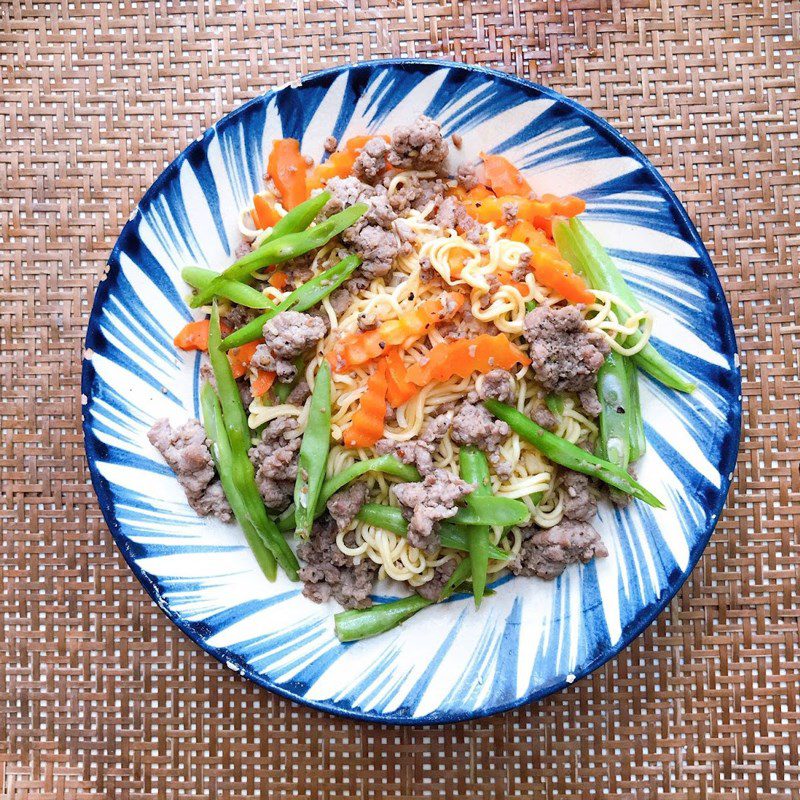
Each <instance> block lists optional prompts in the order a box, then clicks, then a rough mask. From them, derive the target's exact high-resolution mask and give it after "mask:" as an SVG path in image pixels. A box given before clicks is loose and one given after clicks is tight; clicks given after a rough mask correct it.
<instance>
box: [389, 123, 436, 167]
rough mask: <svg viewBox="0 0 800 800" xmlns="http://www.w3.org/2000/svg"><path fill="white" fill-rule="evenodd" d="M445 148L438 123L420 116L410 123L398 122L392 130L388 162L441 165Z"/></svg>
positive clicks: (393, 164) (418, 165) (406, 165)
mask: <svg viewBox="0 0 800 800" xmlns="http://www.w3.org/2000/svg"><path fill="white" fill-rule="evenodd" d="M448 152H449V147H448V146H447V142H446V141H445V140H444V138H443V137H442V127H441V125H439V123H438V122H436V121H434V120H432V119H431V118H430V117H426V116H419V117H417V119H415V120H414V122H412V123H411V124H410V125H398V126H397V127H396V128H395V129H394V130H393V131H392V147H391V150H390V152H389V163H390V164H391V165H392V166H393V167H398V168H399V169H418V170H428V169H440V168H441V167H442V165H443V162H444V161H445V159H446V158H447V154H448Z"/></svg>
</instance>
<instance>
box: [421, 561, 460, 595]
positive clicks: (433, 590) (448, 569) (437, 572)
mask: <svg viewBox="0 0 800 800" xmlns="http://www.w3.org/2000/svg"><path fill="white" fill-rule="evenodd" d="M457 566H458V561H456V560H455V559H454V558H450V559H448V560H447V561H445V562H444V564H439V566H438V567H436V568H435V569H434V570H433V577H432V578H431V579H430V580H429V581H427V582H426V583H423V584H422V585H421V586H415V587H414V591H415V592H416V593H417V594H418V595H419V596H420V597H424V598H425V599H426V600H431V601H432V602H434V603H436V602H438V601H439V600H440V599H441V597H442V589H444V587H445V585H446V584H447V581H449V580H450V578H452V577H453V573H454V572H455V571H456V567H457Z"/></svg>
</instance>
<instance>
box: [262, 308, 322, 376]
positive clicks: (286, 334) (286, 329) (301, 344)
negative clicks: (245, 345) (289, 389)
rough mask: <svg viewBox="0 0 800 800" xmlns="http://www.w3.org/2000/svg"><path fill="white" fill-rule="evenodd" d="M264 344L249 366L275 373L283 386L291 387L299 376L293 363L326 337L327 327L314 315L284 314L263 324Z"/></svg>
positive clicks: (289, 312)
mask: <svg viewBox="0 0 800 800" xmlns="http://www.w3.org/2000/svg"><path fill="white" fill-rule="evenodd" d="M263 333H264V344H260V345H259V346H258V347H257V348H256V351H255V353H254V354H253V358H252V360H251V362H250V364H251V366H253V367H257V368H258V369H263V370H266V371H267V372H274V373H275V374H276V376H277V378H278V380H279V381H281V382H282V383H291V381H293V380H294V378H295V376H296V375H297V368H296V367H295V365H294V363H293V361H294V359H295V358H297V356H299V355H300V354H301V353H303V352H305V351H306V350H308V349H309V348H310V347H313V346H314V345H316V344H317V342H319V340H320V339H322V338H323V337H324V336H325V333H326V327H325V323H324V322H323V321H322V320H321V319H320V318H319V317H316V316H313V315H312V314H303V313H301V312H299V311H281V313H280V314H278V315H277V316H275V317H273V318H272V319H271V320H269V321H268V322H266V323H265V324H264V330H263Z"/></svg>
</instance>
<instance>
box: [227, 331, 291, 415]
mask: <svg viewBox="0 0 800 800" xmlns="http://www.w3.org/2000/svg"><path fill="white" fill-rule="evenodd" d="M223 345H224V342H223ZM294 368H295V369H296V370H297V374H296V375H295V377H294V380H293V381H291V382H290V383H279V384H278V385H277V386H276V387H275V388H274V389H273V390H272V396H273V397H274V398H275V402H276V403H285V402H286V398H287V397H288V396H289V395H290V394H291V393H292V389H294V388H295V386H297V384H298V383H300V381H301V380H302V379H303V372H304V371H305V368H306V359H305V357H304V356H302V355H301V356H297V358H296V359H295V360H294Z"/></svg>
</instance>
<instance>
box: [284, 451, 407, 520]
mask: <svg viewBox="0 0 800 800" xmlns="http://www.w3.org/2000/svg"><path fill="white" fill-rule="evenodd" d="M368 472H382V473H384V475H393V476H394V477H396V478H402V479H403V480H404V481H405V482H406V483H408V482H410V481H418V480H420V479H421V478H420V474H419V472H417V468H416V467H414V466H412V465H410V464H404V463H403V462H402V461H400V460H399V459H398V458H396V457H395V456H393V455H385V456H378V457H377V458H368V459H366V460H364V461H356V462H355V464H351V465H350V466H349V467H347V469H343V470H342V471H341V472H340V473H339V474H338V475H334V476H333V477H332V478H328V479H327V480H326V481H325V483H323V484H322V490H321V491H320V493H319V500H318V501H317V510H316V513H315V514H314V517H315V518H316V517H318V516H319V515H320V514H322V512H323V511H325V504H326V503H327V502H328V500H330V499H331V497H333V496H334V495H335V494H336V492H338V491H339V489H341V488H342V487H344V486H347V484H348V483H351V482H352V481H354V480H355V479H356V478H360V477H361V476H362V475H366V474H367V473H368ZM278 529H279V530H282V531H293V530H294V529H295V506H294V505H291V506H289V508H287V509H286V511H284V512H283V513H282V514H281V515H280V517H278Z"/></svg>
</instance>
